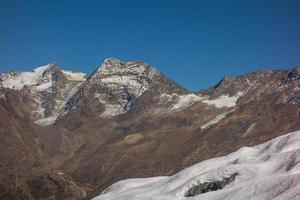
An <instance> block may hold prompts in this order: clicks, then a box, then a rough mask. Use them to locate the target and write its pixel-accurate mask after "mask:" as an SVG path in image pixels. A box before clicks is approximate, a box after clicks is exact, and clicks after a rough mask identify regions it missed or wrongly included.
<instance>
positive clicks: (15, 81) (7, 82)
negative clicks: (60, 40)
mask: <svg viewBox="0 0 300 200" xmlns="http://www.w3.org/2000/svg"><path fill="white" fill-rule="evenodd" d="M54 66H55V64H52V63H51V64H47V65H44V66H41V67H37V68H35V69H33V71H31V72H20V73H18V72H17V73H6V74H2V75H1V80H2V86H3V87H5V88H11V89H15V90H21V89H22V88H23V87H24V86H31V85H39V84H41V83H43V82H44V81H45V79H48V78H49V77H48V75H47V74H46V73H45V72H46V71H47V70H49V69H50V68H52V67H54ZM48 85H50V84H48Z"/></svg>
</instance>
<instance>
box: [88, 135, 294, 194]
mask: <svg viewBox="0 0 300 200" xmlns="http://www.w3.org/2000/svg"><path fill="white" fill-rule="evenodd" d="M234 174H235V175H236V176H235V178H234V180H233V181H232V182H230V183H229V184H227V185H226V186H225V187H224V188H223V189H219V190H216V191H210V192H206V193H202V194H198V195H195V196H193V197H186V196H187V193H188V191H189V190H190V189H191V188H193V187H194V186H196V185H201V184H203V183H207V182H216V181H222V180H224V179H226V178H228V177H230V176H233V175H234ZM104 199H105V200H137V199H138V200H150V199H151V200H179V199H191V200H192V199H199V200H212V199H213V200H225V199H226V200H229V199H230V200H244V199H245V200H267V199H268V200H297V199H300V131H297V132H293V133H290V134H287V135H284V136H281V137H278V138H276V139H273V140H271V141H269V142H266V143H264V144H261V145H258V146H255V147H243V148H241V149H240V150H238V151H236V152H234V153H231V154H229V155H227V156H224V157H219V158H214V159H210V160H206V161H203V162H201V163H198V164H196V165H193V166H191V167H188V168H186V169H185V170H183V171H181V172H179V173H177V174H175V175H173V176H170V177H154V178H140V179H128V180H124V181H120V182H117V183H115V184H113V185H112V186H110V187H109V188H107V189H106V190H105V191H104V192H103V193H102V194H101V195H100V196H98V197H96V198H94V200H104Z"/></svg>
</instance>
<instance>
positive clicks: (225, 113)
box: [201, 112, 229, 129]
mask: <svg viewBox="0 0 300 200" xmlns="http://www.w3.org/2000/svg"><path fill="white" fill-rule="evenodd" d="M228 113H229V112H224V113H221V114H218V115H217V116H216V117H215V118H213V119H212V120H210V121H208V122H207V123H206V124H203V125H202V126H201V129H206V128H208V127H210V126H211V125H213V124H216V123H218V122H219V121H221V120H222V119H223V118H224V117H226V115H227V114H228Z"/></svg>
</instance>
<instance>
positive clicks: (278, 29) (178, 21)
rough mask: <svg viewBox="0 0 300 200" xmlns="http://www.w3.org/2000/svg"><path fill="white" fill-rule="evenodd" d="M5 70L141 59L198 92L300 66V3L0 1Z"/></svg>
mask: <svg viewBox="0 0 300 200" xmlns="http://www.w3.org/2000/svg"><path fill="white" fill-rule="evenodd" d="M0 27H1V31H0V71H1V72H3V71H11V70H19V71H21V70H30V69H32V68H33V67H35V66H39V65H43V64H47V63H49V62H51V61H54V60H55V61H56V62H57V63H58V64H59V65H60V66H61V67H62V68H66V69H73V70H78V71H84V72H88V73H89V72H92V71H93V70H94V69H95V68H96V67H97V66H98V65H99V64H100V63H101V62H102V61H103V60H104V59H105V58H107V57H115V58H119V59H121V60H125V61H129V60H142V61H145V62H147V63H149V64H151V65H153V66H155V67H156V68H157V69H158V70H160V71H161V72H163V73H164V74H165V75H167V76H168V77H169V78H171V79H173V80H175V81H177V82H179V83H180V84H182V85H183V86H185V87H186V88H188V89H190V90H192V91H195V90H198V89H201V88H206V87H209V86H212V85H214V84H216V83H217V82H218V81H219V80H220V79H221V78H222V77H223V76H224V75H240V74H244V73H247V72H251V71H255V70H257V69H264V68H275V69H276V68H287V67H294V66H299V65H300V0H285V1H283V0H239V1H238V0H235V1H234V0H226V1H224V0H219V1H216V0H207V1H201V0H168V1H167V0H147V1H146V0H95V1H92V0H86V1H83V0H82V1H76V0H74V1H71V0H70V1H66V0H65V1H63V0H48V1H47V0H43V1H42V0H26V1H25V0H18V1H17V0H0Z"/></svg>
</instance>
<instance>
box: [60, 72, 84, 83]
mask: <svg viewBox="0 0 300 200" xmlns="http://www.w3.org/2000/svg"><path fill="white" fill-rule="evenodd" d="M62 72H63V73H64V74H65V75H66V77H67V79H68V80H71V81H85V80H86V73H82V72H72V71H67V70H62Z"/></svg>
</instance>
